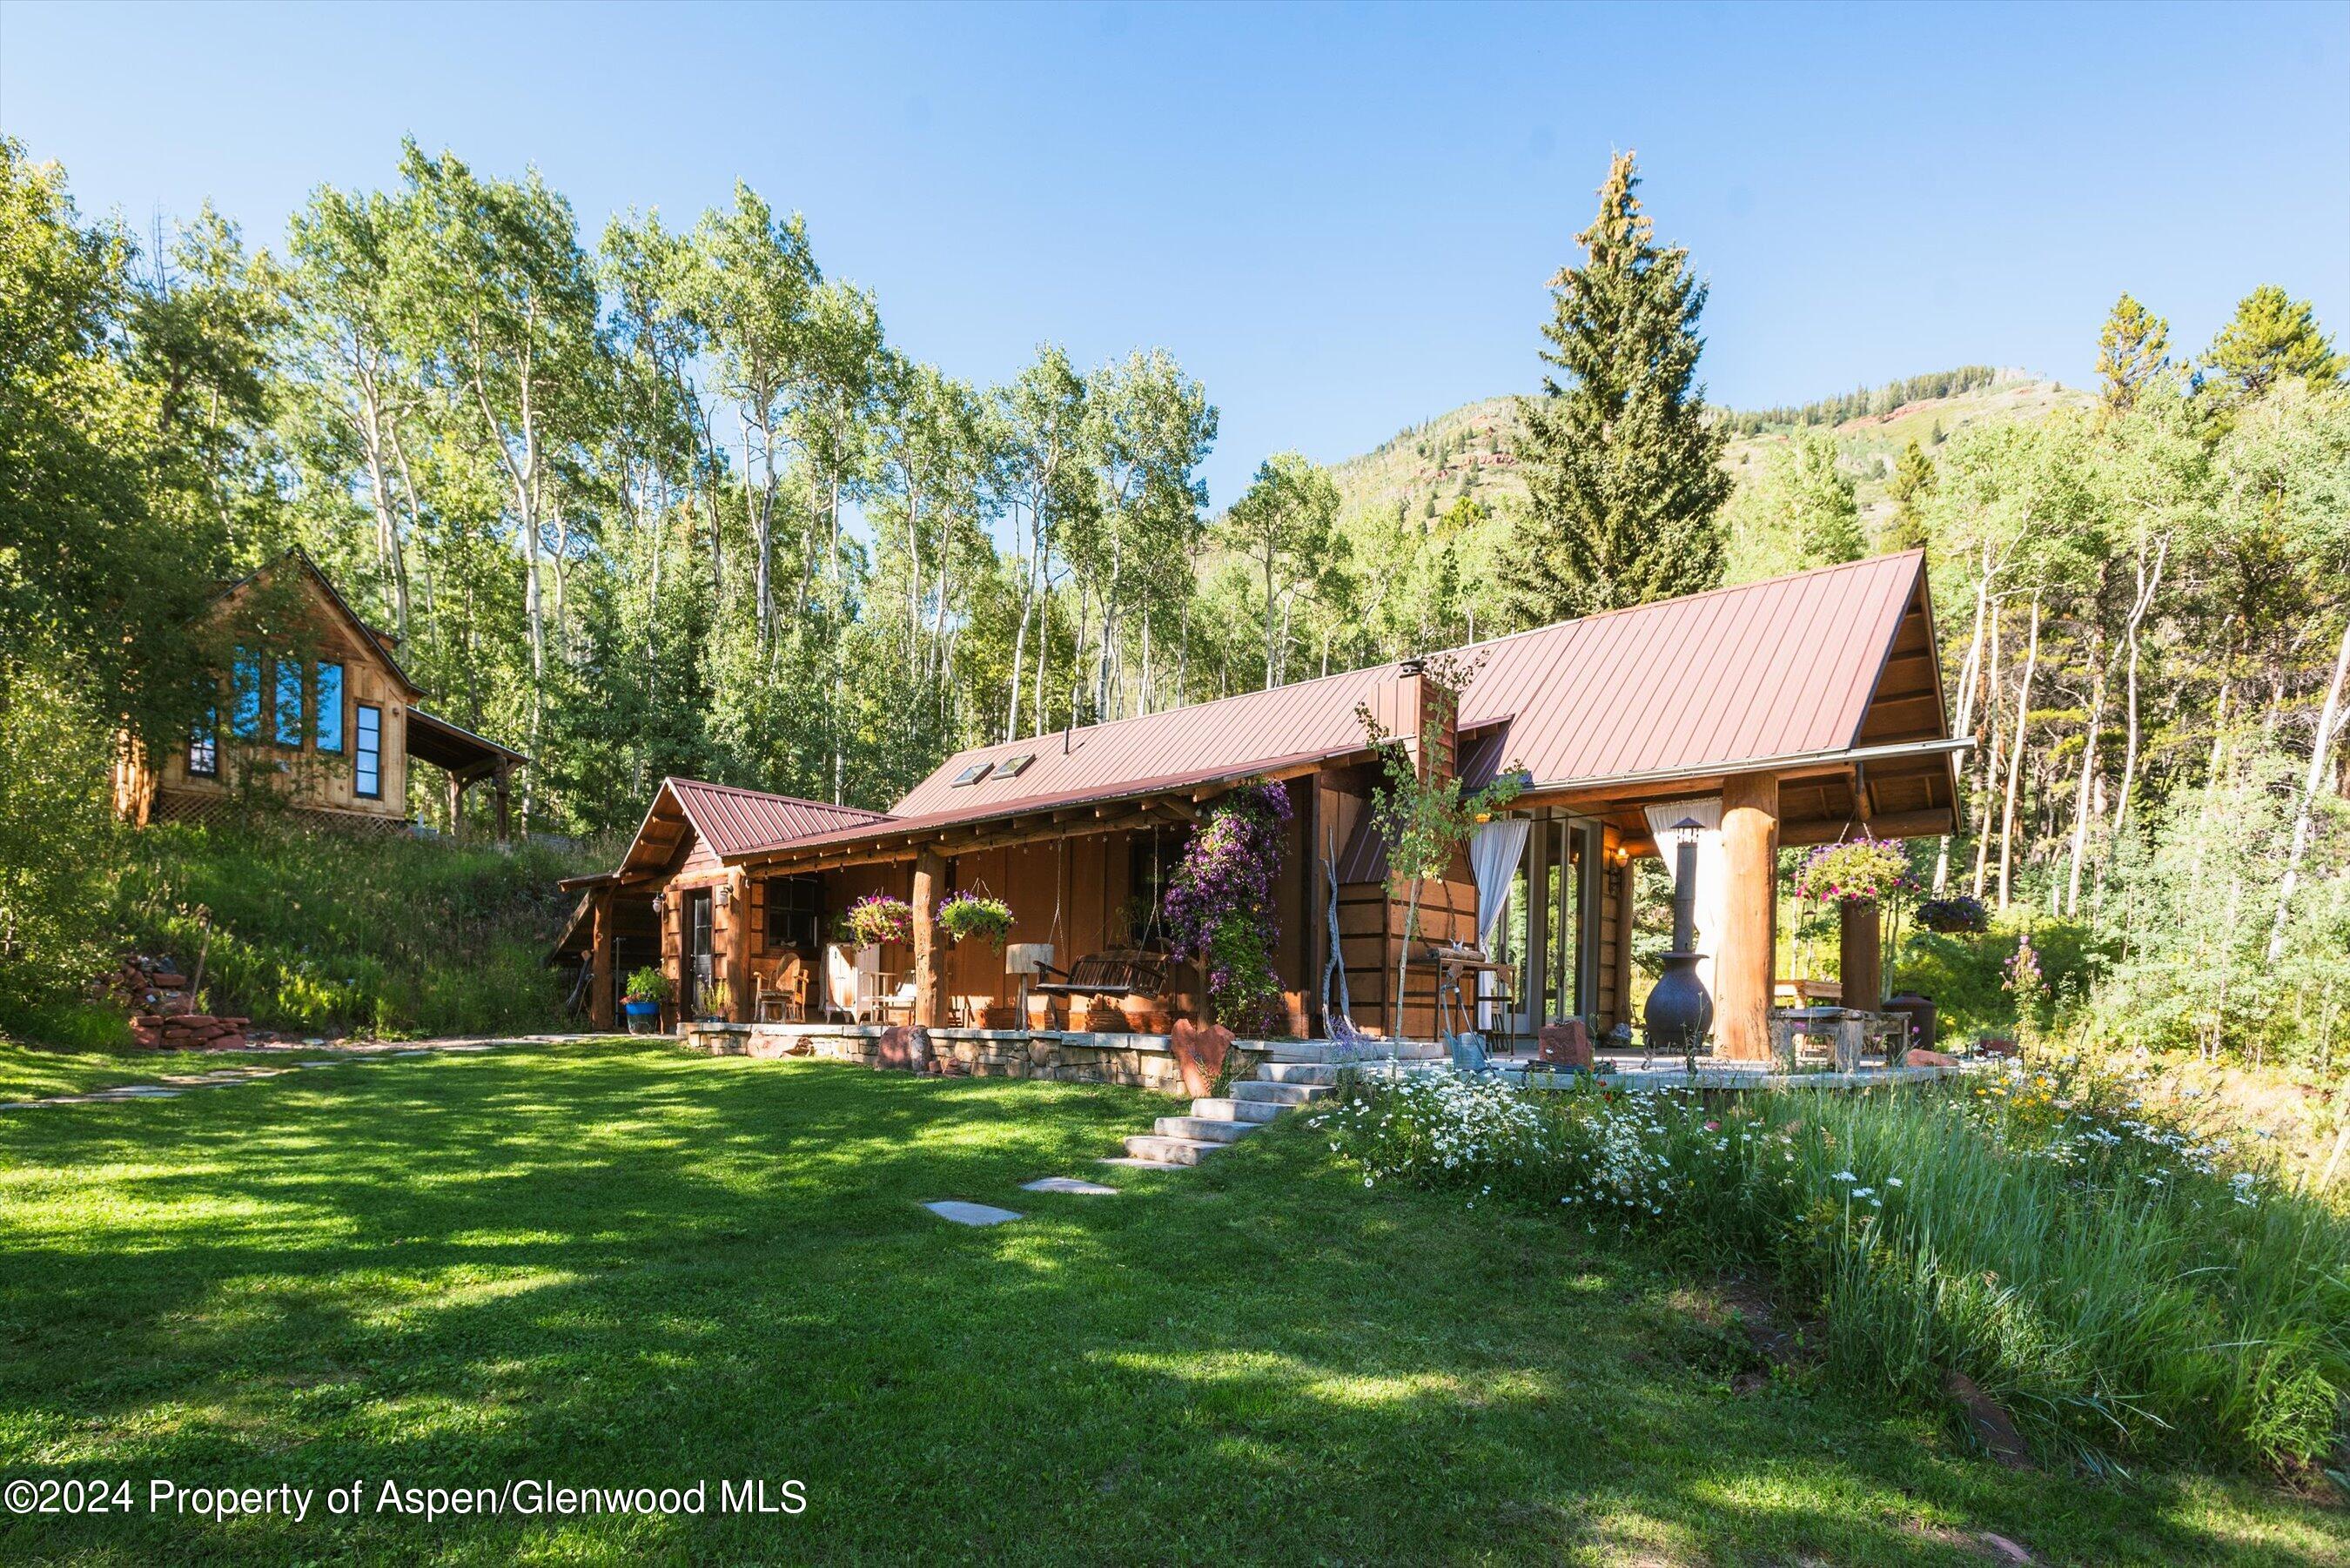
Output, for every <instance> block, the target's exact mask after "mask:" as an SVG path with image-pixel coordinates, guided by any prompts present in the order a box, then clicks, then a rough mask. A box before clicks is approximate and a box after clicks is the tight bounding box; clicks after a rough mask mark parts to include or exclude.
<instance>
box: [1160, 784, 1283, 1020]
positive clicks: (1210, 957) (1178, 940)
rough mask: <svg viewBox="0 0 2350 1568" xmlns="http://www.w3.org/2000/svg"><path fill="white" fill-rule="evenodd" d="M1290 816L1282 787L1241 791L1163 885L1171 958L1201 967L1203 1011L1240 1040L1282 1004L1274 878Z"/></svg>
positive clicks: (1219, 806)
mask: <svg viewBox="0 0 2350 1568" xmlns="http://www.w3.org/2000/svg"><path fill="white" fill-rule="evenodd" d="M1289 815H1290V812H1289V792H1288V791H1287V790H1285V789H1284V788H1283V787H1282V786H1281V785H1280V784H1276V783H1274V782H1273V781H1271V780H1269V779H1261V780H1258V781H1257V782H1256V783H1254V784H1243V785H1242V786H1241V787H1240V788H1238V789H1236V790H1234V791H1232V794H1228V795H1226V796H1224V798H1223V799H1222V800H1220V801H1218V802H1217V803H1216V805H1215V806H1214V807H1213V808H1212V809H1211V811H1210V813H1209V815H1208V820H1207V822H1206V823H1205V824H1204V825H1203V826H1201V829H1200V831H1199V832H1198V833H1196V834H1194V835H1193V836H1192V838H1191V844H1190V846H1188V847H1186V848H1185V850H1184V852H1183V859H1182V862H1181V864H1180V865H1179V866H1177V867H1176V868H1175V874H1174V876H1173V877H1171V878H1170V879H1169V882H1168V888H1167V930H1168V934H1169V936H1170V938H1171V939H1172V940H1173V943H1174V948H1175V951H1176V952H1177V953H1178V954H1179V955H1180V956H1181V957H1184V958H1192V959H1197V960H1199V961H1200V962H1201V964H1202V965H1203V966H1204V967H1205V968H1206V970H1207V974H1208V1006H1209V1010H1210V1011H1211V1012H1212V1013H1213V1015H1214V1017H1215V1020H1216V1022H1217V1023H1222V1024H1223V1025H1224V1026H1225V1027H1226V1028H1228V1029H1231V1030H1232V1031H1234V1032H1235V1033H1250V1032H1253V1031H1257V1030H1262V1029H1265V1028H1268V1027H1271V1026H1273V1025H1274V1023H1275V1007H1276V1004H1277V1003H1278V1002H1280V1000H1281V982H1280V980H1279V978H1278V977H1276V976H1275V975H1274V971H1273V946H1274V942H1275V941H1276V940H1279V936H1280V929H1279V924H1278V921H1277V919H1276V918H1275V914H1276V911H1275V909H1274V898H1273V878H1274V873H1275V872H1276V871H1278V870H1279V869H1280V867H1281V850H1282V836H1283V835H1282V828H1283V825H1284V824H1285V823H1287V822H1288V820H1289Z"/></svg>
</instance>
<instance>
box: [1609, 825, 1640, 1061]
mask: <svg viewBox="0 0 2350 1568" xmlns="http://www.w3.org/2000/svg"><path fill="white" fill-rule="evenodd" d="M1639 888H1640V876H1639V873H1638V871H1636V870H1634V869H1633V867H1632V862H1631V861H1630V860H1629V859H1628V858H1627V859H1626V860H1625V861H1624V862H1623V864H1621V865H1619V866H1617V867H1616V1016H1615V1017H1613V1018H1611V1019H1609V1020H1608V1021H1607V1026H1608V1027H1609V1028H1610V1029H1613V1028H1614V1027H1615V1026H1616V1025H1617V1024H1618V1023H1630V1022H1631V1021H1632V927H1633V917H1634V915H1635V914H1636V913H1637V912H1638V911H1636V910H1635V909H1633V907H1632V900H1633V896H1634V895H1635V894H1636V893H1638V891H1639Z"/></svg>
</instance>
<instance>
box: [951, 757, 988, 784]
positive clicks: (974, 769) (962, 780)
mask: <svg viewBox="0 0 2350 1568" xmlns="http://www.w3.org/2000/svg"><path fill="white" fill-rule="evenodd" d="M994 765H995V764H994V763H972V764H971V766H969V767H967V768H965V769H963V771H962V772H961V773H959V774H955V776H954V783H953V784H950V785H948V786H947V787H948V788H950V789H961V788H962V786H963V785H965V784H977V783H978V782H979V781H980V780H982V779H983V778H985V777H986V776H987V770H988V769H990V768H992V767H993V766H994Z"/></svg>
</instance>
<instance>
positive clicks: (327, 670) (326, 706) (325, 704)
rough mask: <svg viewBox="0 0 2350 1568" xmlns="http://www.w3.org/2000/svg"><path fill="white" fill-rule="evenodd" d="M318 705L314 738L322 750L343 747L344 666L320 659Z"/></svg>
mask: <svg viewBox="0 0 2350 1568" xmlns="http://www.w3.org/2000/svg"><path fill="white" fill-rule="evenodd" d="M317 701H318V706H317V715H316V720H315V722H314V724H313V728H312V738H313V739H314V740H315V741H317V745H318V749H319V750H320V751H322V752H339V751H341V750H342V749H343V667H342V666H341V665H339V664H335V663H331V662H329V661H328V660H326V659H320V660H319V661H318V691H317Z"/></svg>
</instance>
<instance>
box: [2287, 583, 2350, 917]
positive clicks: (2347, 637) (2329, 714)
mask: <svg viewBox="0 0 2350 1568" xmlns="http://www.w3.org/2000/svg"><path fill="white" fill-rule="evenodd" d="M2345 677H2350V620H2345V621H2344V622H2343V625H2342V643H2341V647H2340V648H2339V649H2338V650H2337V651H2336V652H2335V653H2334V679H2333V680H2331V681H2330V682H2328V683H2327V685H2326V688H2325V706H2324V709H2323V710H2322V711H2320V712H2319V713H2318V715H2317V733H2316V734H2315V735H2314V736H2313V737H2312V738H2311V740H2310V743H2309V773H2308V774H2307V776H2306V777H2304V778H2303V780H2302V784H2301V797H2300V800H2299V802H2298V804H2297V805H2295V807H2294V810H2293V847H2292V848H2291V849H2289V850H2288V851H2287V852H2286V855H2285V863H2284V881H2283V883H2282V885H2281V886H2280V887H2279V888H2277V907H2276V918H2275V919H2273V920H2272V921H2271V922H2270V925H2269V945H2268V961H2269V962H2270V963H2272V964H2274V963H2276V962H2277V961H2279V960H2281V959H2282V958H2283V957H2284V934H2285V927H2286V923H2287V922H2288V921H2289V920H2290V919H2291V918H2292V914H2293V891H2294V889H2295V888H2298V887H2299V886H2300V885H2301V863H2302V861H2303V859H2304V858H2306V857H2307V856H2308V854H2309V835H2310V814H2311V811H2312V809H2313V808H2314V806H2315V805H2316V801H2317V792H2318V791H2319V790H2321V789H2323V788H2324V787H2325V759H2326V756H2327V754H2328V753H2331V752H2332V751H2333V749H2334V732H2335V731H2336V730H2337V729H2338V728H2340V726H2341V723H2342V684H2343V681H2344V680H2345Z"/></svg>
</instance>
